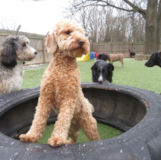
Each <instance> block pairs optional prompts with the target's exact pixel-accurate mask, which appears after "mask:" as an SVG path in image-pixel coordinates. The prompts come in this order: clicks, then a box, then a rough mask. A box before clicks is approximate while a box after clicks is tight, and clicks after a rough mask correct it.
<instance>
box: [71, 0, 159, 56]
mask: <svg viewBox="0 0 161 160" xmlns="http://www.w3.org/2000/svg"><path fill="white" fill-rule="evenodd" d="M88 6H101V7H112V8H115V9H118V10H123V11H126V12H137V13H139V14H140V15H142V17H143V18H144V19H145V21H146V25H145V33H146V35H145V54H152V53H154V52H156V51H158V50H159V45H160V38H161V28H160V27H161V0H138V1H135V0H131V1H130V0H120V1H112V0H75V1H74V3H72V5H71V8H70V9H71V10H73V11H79V10H81V9H82V8H85V7H88ZM120 6H121V7H120ZM133 34H135V33H133Z"/></svg>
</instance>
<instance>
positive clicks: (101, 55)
mask: <svg viewBox="0 0 161 160" xmlns="http://www.w3.org/2000/svg"><path fill="white" fill-rule="evenodd" d="M97 59H102V60H104V61H107V60H109V56H108V55H106V54H104V53H101V54H99V55H98V56H97Z"/></svg>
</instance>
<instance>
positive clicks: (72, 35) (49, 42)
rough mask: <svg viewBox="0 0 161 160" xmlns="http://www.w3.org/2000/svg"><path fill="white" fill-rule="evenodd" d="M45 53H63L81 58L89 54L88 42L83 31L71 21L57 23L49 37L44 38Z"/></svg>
mask: <svg viewBox="0 0 161 160" xmlns="http://www.w3.org/2000/svg"><path fill="white" fill-rule="evenodd" d="M46 47H47V51H48V52H49V53H51V54H55V53H56V52H58V51H59V52H63V53H64V54H65V55H68V56H70V57H81V56H82V55H83V54H87V53H89V50H90V47H89V41H88V39H87V37H85V33H84V30H83V29H82V27H81V26H80V25H78V24H77V23H76V22H73V21H69V20H66V21H61V22H59V23H57V24H56V25H55V27H54V30H53V32H52V34H51V35H48V36H47V38H46Z"/></svg>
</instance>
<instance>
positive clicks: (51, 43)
mask: <svg viewBox="0 0 161 160" xmlns="http://www.w3.org/2000/svg"><path fill="white" fill-rule="evenodd" d="M45 45H46V48H47V51H48V53H50V54H54V53H55V52H56V50H57V48H58V46H57V43H56V41H55V36H54V34H51V35H49V34H48V35H47V38H46V42H45Z"/></svg>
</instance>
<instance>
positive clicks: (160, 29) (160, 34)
mask: <svg viewBox="0 0 161 160" xmlns="http://www.w3.org/2000/svg"><path fill="white" fill-rule="evenodd" d="M160 40H161V0H160V1H159V9H158V48H159V50H160ZM160 51H161V50H160Z"/></svg>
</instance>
